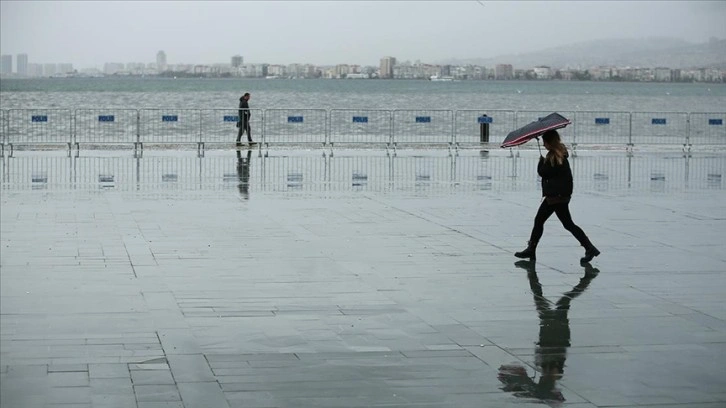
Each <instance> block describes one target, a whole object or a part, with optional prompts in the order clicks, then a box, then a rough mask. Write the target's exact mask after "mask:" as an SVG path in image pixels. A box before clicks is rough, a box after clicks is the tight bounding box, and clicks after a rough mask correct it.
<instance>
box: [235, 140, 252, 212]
mask: <svg viewBox="0 0 726 408" xmlns="http://www.w3.org/2000/svg"><path fill="white" fill-rule="evenodd" d="M250 159H252V150H249V149H247V157H246V158H242V151H240V150H237V177H239V185H238V187H239V193H240V194H241V195H242V198H244V199H245V200H249V198H250Z"/></svg>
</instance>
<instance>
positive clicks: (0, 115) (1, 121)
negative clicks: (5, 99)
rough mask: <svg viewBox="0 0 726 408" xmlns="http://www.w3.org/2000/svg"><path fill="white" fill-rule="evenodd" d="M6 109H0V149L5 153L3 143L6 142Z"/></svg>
mask: <svg viewBox="0 0 726 408" xmlns="http://www.w3.org/2000/svg"><path fill="white" fill-rule="evenodd" d="M7 138H8V111H7V109H0V150H1V151H2V153H3V154H5V145H6V144H8V139H7Z"/></svg>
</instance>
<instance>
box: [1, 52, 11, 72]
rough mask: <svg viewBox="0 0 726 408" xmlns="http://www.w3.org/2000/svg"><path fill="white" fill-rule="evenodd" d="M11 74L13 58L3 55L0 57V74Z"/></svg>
mask: <svg viewBox="0 0 726 408" xmlns="http://www.w3.org/2000/svg"><path fill="white" fill-rule="evenodd" d="M12 73H13V56H12V55H3V56H1V57H0V74H6V75H7V74H12Z"/></svg>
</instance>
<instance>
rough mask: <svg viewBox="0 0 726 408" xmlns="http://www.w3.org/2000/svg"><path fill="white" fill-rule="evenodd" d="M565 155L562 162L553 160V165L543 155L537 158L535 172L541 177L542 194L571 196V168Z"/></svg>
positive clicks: (545, 195)
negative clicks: (537, 162)
mask: <svg viewBox="0 0 726 408" xmlns="http://www.w3.org/2000/svg"><path fill="white" fill-rule="evenodd" d="M567 156H568V155H567V154H565V158H564V159H563V160H562V164H557V162H555V165H554V166H553V165H552V164H550V162H549V160H545V159H544V157H540V158H539V164H538V165H537V173H538V174H539V176H540V177H542V196H544V197H562V198H568V197H570V196H572V170H571V169H570V162H569V161H567Z"/></svg>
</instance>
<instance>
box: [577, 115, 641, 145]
mask: <svg viewBox="0 0 726 408" xmlns="http://www.w3.org/2000/svg"><path fill="white" fill-rule="evenodd" d="M572 123H573V124H575V125H576V126H577V129H575V135H574V138H573V143H572V144H573V145H574V146H577V145H579V144H595V145H621V146H627V145H630V144H631V143H632V142H631V140H630V113H629V112H579V111H578V112H575V116H574V117H573V118H572Z"/></svg>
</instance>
